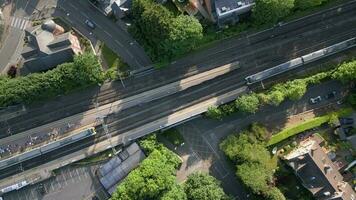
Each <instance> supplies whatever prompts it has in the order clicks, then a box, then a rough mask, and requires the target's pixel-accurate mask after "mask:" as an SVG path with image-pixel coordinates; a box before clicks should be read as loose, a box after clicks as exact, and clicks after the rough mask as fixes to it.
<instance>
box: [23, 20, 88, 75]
mask: <svg viewBox="0 0 356 200" xmlns="http://www.w3.org/2000/svg"><path fill="white" fill-rule="evenodd" d="M25 34H26V36H25V40H26V45H25V47H24V49H23V51H22V53H21V55H22V57H23V58H24V66H23V68H22V69H21V72H22V74H27V73H33V72H41V71H46V70H49V69H51V68H53V67H55V66H57V65H58V64H61V63H64V62H67V61H71V60H72V59H73V55H78V54H80V53H82V50H81V48H80V44H79V40H78V38H77V37H76V36H74V35H73V34H71V33H70V32H67V33H65V32H64V29H63V28H62V27H61V26H59V25H57V24H56V23H54V21H52V20H48V21H46V22H45V23H43V24H42V25H39V26H35V27H31V28H28V29H26V30H25Z"/></svg>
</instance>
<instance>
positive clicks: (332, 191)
mask: <svg viewBox="0 0 356 200" xmlns="http://www.w3.org/2000/svg"><path fill="white" fill-rule="evenodd" d="M322 143H323V140H321V139H320V138H319V137H317V136H311V137H309V138H307V139H306V140H304V141H302V142H301V143H300V144H299V146H298V147H297V149H295V150H293V151H292V152H290V153H289V154H288V155H286V156H285V157H284V158H285V159H286V161H287V163H288V165H289V166H291V167H292V168H293V170H294V172H295V174H296V175H297V176H298V177H299V178H300V179H301V180H302V183H303V186H304V187H305V188H307V189H308V190H309V191H310V192H311V193H312V194H313V195H314V197H315V198H316V199H318V200H356V194H355V191H354V190H353V189H352V187H351V186H350V185H349V184H348V183H347V182H344V181H343V176H342V175H341V174H340V172H339V171H338V170H337V169H338V168H337V166H336V165H335V164H334V163H333V162H332V161H331V160H330V158H329V157H328V155H327V153H326V152H325V151H324V149H323V148H322V147H321V146H320V145H321V144H322Z"/></svg>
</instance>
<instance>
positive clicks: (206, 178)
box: [184, 173, 228, 200]
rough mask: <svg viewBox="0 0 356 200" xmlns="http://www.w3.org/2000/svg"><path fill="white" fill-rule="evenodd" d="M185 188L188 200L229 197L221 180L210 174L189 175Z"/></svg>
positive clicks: (216, 199)
mask: <svg viewBox="0 0 356 200" xmlns="http://www.w3.org/2000/svg"><path fill="white" fill-rule="evenodd" d="M184 188H185V192H186V194H187V197H188V200H212V199H214V200H227V199H228V196H227V195H226V194H225V193H224V191H223V189H222V188H221V187H220V182H219V181H218V180H216V179H215V178H214V177H212V176H210V175H208V174H203V173H193V174H191V175H189V176H188V179H187V181H186V182H185V183H184Z"/></svg>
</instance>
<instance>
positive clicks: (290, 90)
mask: <svg viewBox="0 0 356 200" xmlns="http://www.w3.org/2000/svg"><path fill="white" fill-rule="evenodd" d="M285 88H286V92H287V97H288V98H289V99H290V100H293V101H296V100H299V99H301V98H302V97H303V96H304V94H305V93H306V92H307V83H306V81H305V80H303V79H296V80H293V81H288V82H287V83H286V84H285Z"/></svg>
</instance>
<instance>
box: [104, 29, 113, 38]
mask: <svg viewBox="0 0 356 200" xmlns="http://www.w3.org/2000/svg"><path fill="white" fill-rule="evenodd" d="M104 32H105V33H106V34H108V35H109V36H110V37H112V35H111V34H110V33H109V32H107V31H105V30H104Z"/></svg>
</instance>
